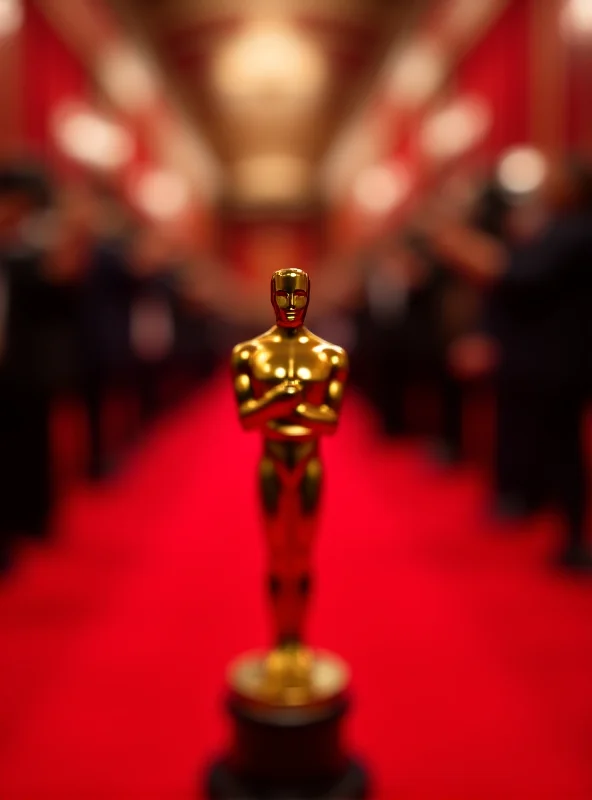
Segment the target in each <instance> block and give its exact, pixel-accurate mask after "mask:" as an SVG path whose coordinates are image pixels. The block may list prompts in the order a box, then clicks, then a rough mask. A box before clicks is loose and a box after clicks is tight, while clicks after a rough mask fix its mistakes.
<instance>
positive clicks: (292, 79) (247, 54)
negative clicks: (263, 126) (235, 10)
mask: <svg viewBox="0 0 592 800" xmlns="http://www.w3.org/2000/svg"><path fill="white" fill-rule="evenodd" d="M326 78H327V68H326V62H325V60H324V58H323V55H322V53H321V52H320V51H319V49H318V48H317V47H316V46H315V45H314V44H313V43H312V42H310V41H309V40H308V39H306V38H305V37H304V36H302V35H299V34H298V33H297V32H296V31H295V30H294V29H292V28H290V27H288V26H283V25H279V24H271V23H258V24H253V25H251V26H250V27H249V28H247V29H246V30H245V31H244V32H243V33H241V34H239V35H238V36H235V37H232V38H231V39H229V41H228V42H227V43H226V45H225V46H224V47H223V48H222V50H221V51H220V53H219V54H218V56H217V58H216V60H215V61H214V66H213V83H214V87H215V88H216V89H217V91H218V92H219V93H220V94H221V95H222V97H223V98H226V99H231V100H232V99H245V98H257V97H259V98H264V99H265V98H273V97H283V98H286V97H288V98H292V99H296V100H301V101H302V100H311V99H315V98H317V97H318V96H319V95H320V94H321V92H322V90H323V88H324V86H325V81H326Z"/></svg>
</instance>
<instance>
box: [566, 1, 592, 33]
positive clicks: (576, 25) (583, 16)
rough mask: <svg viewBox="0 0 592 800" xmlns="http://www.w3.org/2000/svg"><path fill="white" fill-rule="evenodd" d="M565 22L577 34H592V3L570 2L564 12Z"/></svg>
mask: <svg viewBox="0 0 592 800" xmlns="http://www.w3.org/2000/svg"><path fill="white" fill-rule="evenodd" d="M563 22H564V24H565V26H566V27H567V28H569V29H570V30H572V31H574V32H576V33H592V2H591V1H590V0H568V2H567V4H566V5H565V8H564V10H563Z"/></svg>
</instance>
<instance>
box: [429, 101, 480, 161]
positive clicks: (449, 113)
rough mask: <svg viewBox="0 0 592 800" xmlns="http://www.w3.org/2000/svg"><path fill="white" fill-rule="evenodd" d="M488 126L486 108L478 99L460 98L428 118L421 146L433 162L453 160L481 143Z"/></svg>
mask: <svg viewBox="0 0 592 800" xmlns="http://www.w3.org/2000/svg"><path fill="white" fill-rule="evenodd" d="M490 126H491V113H490V111H489V108H488V106H487V105H486V104H485V103H484V102H483V101H482V100H481V99H480V98H475V97H463V98H460V99H458V100H455V101H454V102H453V103H451V104H450V105H448V106H447V107H446V108H444V109H442V110H441V111H437V112H435V113H434V114H433V115H432V116H431V117H429V118H428V120H427V122H426V123H425V125H424V127H423V129H422V131H421V143H422V146H423V148H424V150H425V152H426V153H427V154H428V155H429V156H431V157H432V158H436V159H448V158H454V157H456V156H459V155H461V154H462V153H464V152H466V151H467V150H470V149H471V148H472V147H474V146H475V145H476V144H478V143H479V142H480V141H482V140H483V139H484V138H485V136H486V134H487V131H488V130H489V128H490Z"/></svg>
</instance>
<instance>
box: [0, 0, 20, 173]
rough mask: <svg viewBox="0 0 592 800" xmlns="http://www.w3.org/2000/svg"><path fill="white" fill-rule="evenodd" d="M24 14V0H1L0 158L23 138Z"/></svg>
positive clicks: (11, 150)
mask: <svg viewBox="0 0 592 800" xmlns="http://www.w3.org/2000/svg"><path fill="white" fill-rule="evenodd" d="M23 15H24V9H23V6H22V3H21V2H20V0H0V76H1V79H0V158H1V157H6V156H7V155H10V154H12V153H14V152H15V150H17V149H18V147H19V144H20V142H21V140H22V103H21V98H22V61H21V42H22V24H23Z"/></svg>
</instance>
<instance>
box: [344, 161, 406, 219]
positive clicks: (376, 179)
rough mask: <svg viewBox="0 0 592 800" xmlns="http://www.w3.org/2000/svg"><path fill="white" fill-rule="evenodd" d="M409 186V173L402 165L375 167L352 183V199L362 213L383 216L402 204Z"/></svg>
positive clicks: (391, 164)
mask: <svg viewBox="0 0 592 800" xmlns="http://www.w3.org/2000/svg"><path fill="white" fill-rule="evenodd" d="M410 185H411V181H410V178H409V173H408V171H407V169H406V168H405V167H404V166H403V165H402V164H399V163H396V162H395V163H390V164H382V165H377V166H374V167H369V168H368V169H365V170H363V171H362V172H360V174H359V175H358V177H357V178H356V181H355V183H354V189H353V192H354V198H355V200H356V202H357V204H358V205H359V206H360V207H361V208H362V209H363V210H364V211H368V212H370V213H372V214H385V213H387V212H388V211H391V210H392V209H393V208H395V207H396V206H397V205H399V203H401V202H402V200H403V199H404V198H405V196H406V195H407V194H408V192H409V189H410Z"/></svg>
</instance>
